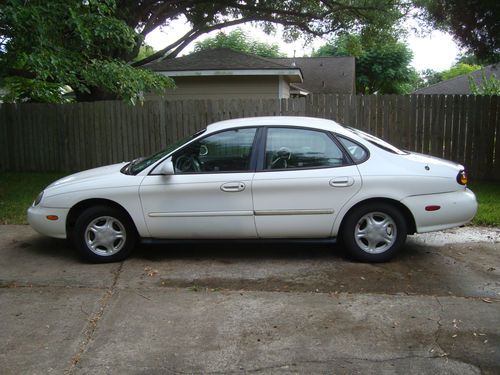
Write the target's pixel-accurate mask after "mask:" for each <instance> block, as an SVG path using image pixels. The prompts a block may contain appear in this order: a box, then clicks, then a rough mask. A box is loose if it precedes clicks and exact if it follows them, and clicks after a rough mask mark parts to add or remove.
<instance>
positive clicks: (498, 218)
mask: <svg viewBox="0 0 500 375" xmlns="http://www.w3.org/2000/svg"><path fill="white" fill-rule="evenodd" d="M469 187H470V189H471V190H472V191H473V192H474V193H475V194H476V197H477V201H478V202H479V210H478V211H477V214H476V216H475V217H474V220H472V224H474V225H487V226H495V227H500V182H480V181H477V182H476V181H472V183H471V184H470V186H469Z"/></svg>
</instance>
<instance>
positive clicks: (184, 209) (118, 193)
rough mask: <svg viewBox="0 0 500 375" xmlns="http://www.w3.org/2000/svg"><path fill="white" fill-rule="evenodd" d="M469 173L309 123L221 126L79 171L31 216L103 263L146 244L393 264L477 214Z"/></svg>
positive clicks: (271, 120)
mask: <svg viewBox="0 0 500 375" xmlns="http://www.w3.org/2000/svg"><path fill="white" fill-rule="evenodd" d="M466 183H467V176H466V174H465V171H464V167H463V166H461V165H458V164H456V163H452V162H449V161H445V160H441V159H437V158H434V157H429V156H425V155H420V154H416V153H411V152H406V151H402V150H399V149H397V148H396V147H394V146H392V145H390V144H388V143H386V142H384V141H382V140H380V139H378V138H375V137H373V136H371V135H369V134H367V133H364V132H361V131H359V130H356V129H352V128H348V127H344V126H341V125H339V124H337V123H335V122H333V121H330V120H324V119H318V118H307V117H256V118H244V119H235V120H227V121H222V122H218V123H215V124H212V125H209V126H208V127H207V128H206V129H205V130H202V131H200V132H198V133H196V134H194V135H192V136H191V137H189V138H188V139H184V140H182V141H180V142H178V143H176V144H174V145H171V146H170V147H168V148H167V149H165V150H162V151H161V152H159V153H157V154H154V155H152V156H149V157H146V158H139V159H136V160H133V161H131V162H128V163H120V164H115V165H110V166H105V167H100V168H95V169H91V170H88V171H84V172H80V173H76V174H73V175H70V176H68V177H65V178H62V179H60V180H58V181H56V182H54V183H53V184H51V185H50V186H48V187H47V188H46V189H45V190H44V191H42V192H41V193H40V194H39V196H38V197H37V198H36V200H35V201H34V203H33V205H32V206H31V207H30V208H29V209H28V220H29V223H30V224H31V226H32V227H33V228H34V229H35V230H37V231H38V232H40V233H42V234H45V235H47V236H51V237H56V238H69V239H71V240H72V242H73V243H74V245H75V247H76V248H77V249H78V251H79V252H80V254H81V255H82V256H83V257H84V258H86V259H87V260H90V261H94V262H111V261H118V260H122V259H124V258H126V257H127V256H128V255H129V254H130V252H131V251H132V250H133V248H134V246H135V244H136V243H137V241H139V240H142V241H143V242H153V241H165V240H186V239H187V240H201V241H203V240H205V241H206V240H208V239H218V240H253V241H255V242H257V243H258V242H259V241H265V240H269V239H283V240H291V239H317V240H320V239H323V240H324V239H331V240H340V242H341V244H342V246H343V247H344V248H345V249H346V250H347V251H348V253H349V254H350V255H351V256H352V257H353V258H355V259H357V260H360V261H367V262H381V261H387V260H389V259H390V258H391V257H393V256H394V254H396V253H397V252H398V251H399V250H400V249H401V248H402V247H403V245H404V243H405V240H406V236H407V235H408V234H413V233H422V232H429V231H437V230H442V229H446V228H452V227H456V226H461V225H464V224H466V223H467V222H469V221H470V220H471V219H472V218H473V216H474V215H475V213H476V209H477V203H476V198H475V196H474V194H473V193H472V192H471V191H470V190H469V189H467V187H466Z"/></svg>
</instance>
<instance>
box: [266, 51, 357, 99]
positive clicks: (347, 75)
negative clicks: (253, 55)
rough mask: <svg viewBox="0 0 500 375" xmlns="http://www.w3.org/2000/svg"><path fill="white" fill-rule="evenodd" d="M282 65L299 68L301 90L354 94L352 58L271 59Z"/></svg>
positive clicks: (353, 63) (298, 84)
mask: <svg viewBox="0 0 500 375" xmlns="http://www.w3.org/2000/svg"><path fill="white" fill-rule="evenodd" d="M272 60H275V61H277V62H280V63H282V64H285V65H288V66H293V64H294V63H295V66H297V67H298V68H300V70H301V71H302V74H303V75H304V82H302V83H297V84H295V86H298V87H299V88H301V89H304V90H307V91H309V92H313V93H336V94H354V93H356V89H355V60H354V57H352V56H341V57H340V56H328V57H293V58H280V59H272Z"/></svg>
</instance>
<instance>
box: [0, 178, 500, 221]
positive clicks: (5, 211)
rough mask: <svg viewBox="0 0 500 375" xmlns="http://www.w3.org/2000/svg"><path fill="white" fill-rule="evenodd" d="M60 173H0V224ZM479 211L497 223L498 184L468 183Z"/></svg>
mask: <svg viewBox="0 0 500 375" xmlns="http://www.w3.org/2000/svg"><path fill="white" fill-rule="evenodd" d="M64 175H65V174H64V173H34V172H17V173H14V172H12V173H11V172H8V173H0V224H27V222H26V209H27V208H28V207H29V205H30V204H31V203H32V202H33V200H34V199H35V197H36V196H37V195H38V193H39V192H40V191H42V189H43V188H44V187H46V186H47V185H48V184H50V183H51V182H53V181H55V180H57V179H58V178H60V177H62V176H64ZM470 188H471V189H472V191H474V193H476V196H477V200H478V201H479V211H478V213H477V215H476V217H475V218H474V220H473V221H472V224H474V225H488V226H500V183H499V182H496V183H495V182H475V181H474V182H472V184H471V186H470Z"/></svg>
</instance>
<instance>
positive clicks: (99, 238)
mask: <svg viewBox="0 0 500 375" xmlns="http://www.w3.org/2000/svg"><path fill="white" fill-rule="evenodd" d="M72 239H73V242H74V243H75V246H76V248H77V250H78V252H79V253H80V255H81V256H82V257H83V258H84V259H86V260H88V261H91V262H95V263H106V262H116V261H120V260H123V259H125V258H126V257H127V256H128V255H129V254H130V253H131V251H132V250H133V248H134V246H135V243H136V241H137V233H136V230H135V227H134V224H133V223H132V221H131V220H130V218H129V217H128V216H127V215H126V214H125V213H124V212H123V211H121V210H119V209H117V208H114V207H107V206H95V207H90V208H88V209H86V210H85V211H83V212H82V213H81V214H80V216H79V217H78V219H77V220H76V223H75V227H74V233H73V236H72Z"/></svg>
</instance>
